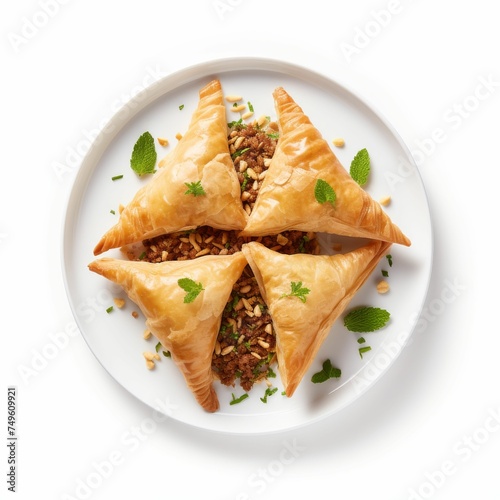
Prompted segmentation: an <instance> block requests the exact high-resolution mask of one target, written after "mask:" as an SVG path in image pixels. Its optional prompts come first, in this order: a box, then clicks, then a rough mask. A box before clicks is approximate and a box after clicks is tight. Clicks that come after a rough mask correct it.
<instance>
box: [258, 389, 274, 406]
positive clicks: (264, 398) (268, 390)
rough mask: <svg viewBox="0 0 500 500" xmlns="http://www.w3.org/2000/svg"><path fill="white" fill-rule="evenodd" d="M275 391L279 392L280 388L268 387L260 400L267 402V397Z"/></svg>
mask: <svg viewBox="0 0 500 500" xmlns="http://www.w3.org/2000/svg"><path fill="white" fill-rule="evenodd" d="M275 392H278V388H277V387H275V388H274V389H271V388H270V387H268V388H267V389H266V392H265V393H264V397H263V398H260V400H261V401H262V402H263V403H267V398H268V397H270V396H272V395H273V394H274V393H275Z"/></svg>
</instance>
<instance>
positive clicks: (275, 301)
mask: <svg viewBox="0 0 500 500" xmlns="http://www.w3.org/2000/svg"><path fill="white" fill-rule="evenodd" d="M390 246H391V243H387V242H382V241H372V242H370V243H368V244H367V245H365V246H363V247H361V248H358V249H356V250H353V251H351V252H348V253H346V254H344V255H342V254H336V255H307V254H295V255H283V254H280V253H278V252H274V251H273V250H270V249H269V248H266V247H265V246H263V245H261V244H260V243H257V242H251V243H248V244H246V245H244V246H243V253H244V254H245V256H246V258H247V260H248V262H249V264H250V266H251V267H252V270H253V272H254V274H255V277H256V278H257V281H258V283H259V287H260V289H261V293H262V296H263V297H264V300H265V301H266V304H267V306H268V307H269V311H270V314H271V317H272V319H273V327H274V330H275V332H276V347H277V349H276V354H277V358H278V370H279V372H280V376H281V381H282V383H283V386H284V389H285V392H286V395H287V396H289V397H290V396H292V394H293V393H294V391H295V389H296V388H297V386H298V384H299V382H300V381H301V380H302V378H303V377H304V374H305V373H306V371H307V370H308V368H309V366H310V365H311V363H312V361H313V360H314V357H315V356H316V354H317V352H318V350H319V348H320V347H321V345H322V343H323V341H324V340H325V339H326V337H327V336H328V334H329V332H330V329H331V327H332V325H333V323H334V322H335V320H336V319H337V318H338V317H339V316H340V315H341V314H342V312H343V311H344V310H345V308H346V307H347V305H348V304H349V302H350V301H351V299H352V298H353V296H354V295H355V294H356V292H357V291H358V290H359V288H360V287H361V286H362V285H363V284H364V283H365V281H366V279H367V278H368V277H369V276H370V274H371V273H372V271H373V270H374V269H375V267H376V265H377V264H378V262H379V261H380V259H381V258H382V257H383V256H384V255H386V253H387V251H388V250H389V248H390ZM292 282H294V283H301V284H302V286H303V287H304V288H307V289H308V290H309V292H308V294H307V297H306V298H305V299H304V301H302V300H300V299H299V298H298V297H295V296H290V284H291V283H292Z"/></svg>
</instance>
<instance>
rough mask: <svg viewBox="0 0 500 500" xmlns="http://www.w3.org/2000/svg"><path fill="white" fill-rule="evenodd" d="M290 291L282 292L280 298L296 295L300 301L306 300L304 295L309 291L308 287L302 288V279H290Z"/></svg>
mask: <svg viewBox="0 0 500 500" xmlns="http://www.w3.org/2000/svg"><path fill="white" fill-rule="evenodd" d="M290 286H291V289H292V291H291V292H290V293H284V294H283V295H282V296H281V297H280V299H282V298H283V297H298V298H299V299H300V300H301V301H302V302H305V301H306V295H307V294H308V293H309V292H310V291H311V290H309V288H304V287H303V286H302V281H292V282H291V283H290Z"/></svg>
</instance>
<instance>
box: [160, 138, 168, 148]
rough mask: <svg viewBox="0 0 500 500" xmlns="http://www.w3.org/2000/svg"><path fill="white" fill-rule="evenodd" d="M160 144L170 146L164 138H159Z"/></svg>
mask: <svg viewBox="0 0 500 500" xmlns="http://www.w3.org/2000/svg"><path fill="white" fill-rule="evenodd" d="M158 144H159V145H160V146H168V139H165V138H164V137H158Z"/></svg>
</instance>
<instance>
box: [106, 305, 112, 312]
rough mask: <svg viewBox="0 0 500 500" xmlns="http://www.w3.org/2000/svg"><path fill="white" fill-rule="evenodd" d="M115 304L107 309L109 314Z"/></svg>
mask: <svg viewBox="0 0 500 500" xmlns="http://www.w3.org/2000/svg"><path fill="white" fill-rule="evenodd" d="M113 309H114V308H113V306H109V307H108V308H107V309H106V312H107V313H108V314H109V313H110V312H112V311H113Z"/></svg>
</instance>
